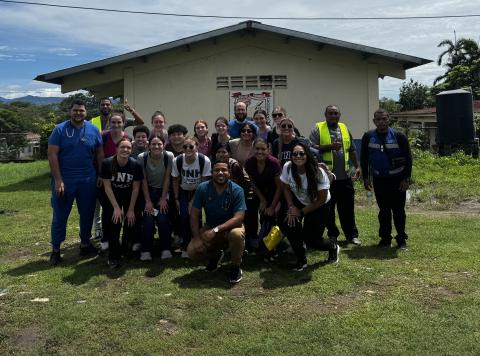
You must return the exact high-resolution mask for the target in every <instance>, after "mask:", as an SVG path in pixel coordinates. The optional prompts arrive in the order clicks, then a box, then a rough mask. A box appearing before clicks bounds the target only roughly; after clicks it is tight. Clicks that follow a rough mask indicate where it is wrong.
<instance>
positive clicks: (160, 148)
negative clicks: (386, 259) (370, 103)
mask: <svg viewBox="0 0 480 356" xmlns="http://www.w3.org/2000/svg"><path fill="white" fill-rule="evenodd" d="M124 109H125V110H126V111H128V112H130V114H131V115H132V116H133V119H126V118H125V116H124V114H123V111H114V110H113V109H112V101H111V100H110V99H109V98H102V99H101V100H100V113H101V115H100V116H98V117H95V118H92V119H91V120H90V121H86V117H87V111H86V106H85V103H84V102H82V101H80V100H76V101H73V103H72V105H71V108H70V120H67V121H65V122H63V123H61V124H59V125H57V126H56V127H55V129H54V130H53V132H52V134H51V136H50V138H49V145H48V159H49V163H50V168H51V172H52V208H53V218H52V230H51V231H52V236H51V239H52V252H51V255H50V261H51V263H52V264H53V265H57V264H59V263H60V262H61V261H62V257H61V254H60V246H61V243H62V242H63V241H64V240H65V237H66V227H67V220H68V216H69V214H70V211H71V208H72V205H73V201H74V200H76V203H77V207H78V211H79V215H80V240H81V241H80V254H81V255H84V256H87V255H92V254H95V253H97V252H98V249H97V248H96V247H95V246H94V245H93V244H92V242H91V237H92V234H91V230H92V226H93V225H94V222H95V226H94V229H95V232H94V233H95V236H96V237H99V238H100V239H101V240H100V249H101V251H107V250H108V263H109V265H110V266H111V267H112V268H118V267H120V266H121V261H122V257H125V256H129V255H131V254H133V253H138V254H139V258H140V260H142V261H149V260H152V252H153V246H154V236H155V234H156V233H157V232H158V235H159V246H160V251H161V252H160V258H161V259H168V258H172V257H173V254H172V252H173V251H174V249H175V247H176V246H174V240H173V239H172V235H174V234H175V235H178V237H179V244H178V246H177V247H178V248H179V253H180V255H181V257H182V258H190V259H192V260H194V261H198V262H204V263H205V264H206V269H207V270H208V271H215V270H216V269H217V268H218V267H219V266H220V264H221V261H222V259H223V256H224V253H225V251H229V253H230V255H231V262H232V264H231V268H230V273H229V280H230V282H231V283H237V282H239V281H240V280H241V279H242V269H241V263H242V257H243V255H244V253H245V251H246V250H247V251H249V252H250V251H257V253H258V254H260V255H261V256H262V257H263V258H265V260H266V261H274V260H275V259H276V257H277V251H275V250H272V251H269V250H268V249H266V247H265V245H264V244H263V242H262V240H263V238H264V237H265V236H266V235H267V234H268V233H269V230H270V229H271V228H272V227H274V226H278V227H279V228H280V230H281V232H282V233H283V235H284V236H286V238H287V240H288V242H289V244H290V246H291V249H292V251H293V253H294V254H295V256H296V263H295V264H294V266H293V269H294V270H296V271H302V270H304V269H305V268H306V267H307V257H306V249H307V248H311V249H316V250H322V251H327V252H328V258H327V262H329V263H336V262H338V259H339V251H340V247H339V244H338V241H337V240H338V237H339V235H340V231H339V229H338V227H337V225H336V222H335V220H336V212H338V217H339V220H340V225H341V228H342V230H343V233H344V235H345V237H346V240H347V242H349V243H352V244H354V245H360V244H361V241H360V238H359V232H358V229H357V226H356V223H355V214H354V188H353V183H352V182H353V181H354V180H357V179H360V178H361V177H363V180H364V186H365V188H366V189H367V190H371V189H372V184H373V189H374V192H375V196H376V200H377V203H378V206H379V209H380V212H379V215H378V218H379V223H380V229H379V236H380V242H379V247H387V246H391V241H392V223H391V220H392V214H393V221H394V224H395V228H396V231H397V235H396V237H395V238H396V241H397V245H398V247H399V248H402V249H403V248H406V240H407V235H406V233H405V195H406V194H405V192H406V190H407V189H408V186H409V184H410V176H411V167H412V159H411V154H410V149H409V146H408V140H407V139H406V137H405V135H403V134H402V133H400V132H397V131H394V130H393V129H391V128H390V127H389V115H388V112H386V111H385V110H382V109H379V110H377V111H376V112H375V114H374V118H373V122H374V124H375V126H376V129H374V130H371V131H369V132H366V133H365V134H364V136H363V138H362V145H361V159H360V160H359V159H358V156H357V151H356V148H355V145H354V142H353V139H352V135H351V133H350V131H349V130H348V128H347V126H346V125H345V124H344V123H342V122H340V117H341V114H340V110H339V108H338V107H337V106H335V105H329V106H327V108H326V109H325V120H324V121H320V122H318V123H316V124H315V125H314V127H313V128H312V130H311V132H310V135H309V137H308V138H305V137H303V136H301V134H300V132H299V131H298V129H297V128H296V127H295V121H294V119H293V118H291V117H290V116H288V115H287V112H286V110H285V109H284V108H282V107H275V108H274V109H273V111H272V113H271V117H272V119H273V122H272V123H269V121H268V114H267V113H266V112H265V111H264V110H262V109H259V110H256V111H255V113H254V115H253V118H250V117H247V105H246V103H244V102H237V103H236V105H235V107H234V114H235V117H234V118H233V119H231V120H228V119H227V118H225V117H219V118H217V119H216V120H215V132H214V133H213V134H212V135H209V130H208V123H207V122H206V121H205V120H197V121H195V123H194V125H193V135H191V136H189V135H188V128H187V127H185V126H184V125H180V124H173V125H170V126H168V127H167V123H166V117H165V115H164V114H163V113H162V112H160V111H156V112H155V113H154V114H153V115H152V118H151V128H149V127H147V126H146V125H145V124H144V119H143V118H142V116H141V115H140V114H139V113H138V112H136V111H135V109H134V108H132V107H131V106H130V105H128V103H125V104H124ZM131 125H133V126H134V129H133V139H131V138H129V137H128V134H127V133H126V132H125V131H124V129H125V127H126V126H131ZM372 177H373V179H372ZM202 215H204V217H203V216H202ZM325 230H326V236H325V237H324V232H325ZM122 231H123V233H122ZM121 234H122V238H121V239H120V235H121Z"/></svg>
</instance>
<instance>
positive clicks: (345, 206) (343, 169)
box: [310, 105, 361, 245]
mask: <svg viewBox="0 0 480 356" xmlns="http://www.w3.org/2000/svg"><path fill="white" fill-rule="evenodd" d="M340 116H341V114H340V110H339V109H338V106H336V105H328V106H327V107H326V108H325V121H321V122H317V123H316V124H315V126H314V127H313V128H312V131H311V132H310V142H311V143H312V145H313V146H314V147H315V148H317V149H318V150H319V151H320V154H321V156H322V160H323V162H324V163H325V164H326V165H327V166H328V168H329V169H330V170H331V171H332V172H333V173H334V174H335V176H336V179H335V180H334V181H332V183H331V184H330V194H331V196H332V198H331V200H330V211H329V218H328V223H327V233H328V236H329V237H330V238H333V239H337V238H338V236H339V235H340V231H339V230H338V227H337V224H336V223H335V205H336V206H337V210H338V217H339V219H340V225H341V226H342V230H343V233H344V234H345V238H346V240H347V241H348V242H349V243H352V244H354V245H360V244H361V241H360V239H359V238H358V229H357V226H356V223H355V211H354V200H355V190H354V188H353V181H355V180H357V179H358V178H360V164H359V162H358V159H357V153H356V150H355V145H354V143H353V139H352V134H351V133H350V131H349V130H348V128H347V126H346V125H345V124H344V123H341V122H339V120H340ZM349 161H351V162H352V164H353V166H354V168H355V171H354V172H350V165H349Z"/></svg>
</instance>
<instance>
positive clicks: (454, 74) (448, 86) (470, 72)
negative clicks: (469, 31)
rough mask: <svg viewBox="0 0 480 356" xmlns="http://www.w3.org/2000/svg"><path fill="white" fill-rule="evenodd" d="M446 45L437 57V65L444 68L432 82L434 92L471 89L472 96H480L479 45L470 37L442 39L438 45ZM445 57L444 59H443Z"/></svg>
mask: <svg viewBox="0 0 480 356" xmlns="http://www.w3.org/2000/svg"><path fill="white" fill-rule="evenodd" d="M445 45H446V46H448V47H447V49H446V50H445V51H443V52H442V53H441V54H440V55H439V57H438V61H437V63H438V65H442V63H443V66H444V67H445V68H446V71H445V73H444V74H442V75H440V76H438V77H437V78H436V79H435V81H434V82H433V84H434V90H433V92H434V93H438V92H440V91H444V90H453V89H462V88H464V89H467V90H471V91H472V94H473V96H474V98H479V97H480V45H479V44H478V43H477V42H475V41H474V40H472V39H469V38H461V39H459V40H458V41H455V42H452V41H451V40H443V41H442V42H440V43H439V44H438V46H439V47H442V46H445ZM445 58H447V59H446V60H444V59H445Z"/></svg>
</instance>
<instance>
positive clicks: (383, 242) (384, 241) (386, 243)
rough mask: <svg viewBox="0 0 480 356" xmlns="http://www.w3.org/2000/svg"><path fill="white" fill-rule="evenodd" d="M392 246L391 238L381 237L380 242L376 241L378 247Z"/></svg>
mask: <svg viewBox="0 0 480 356" xmlns="http://www.w3.org/2000/svg"><path fill="white" fill-rule="evenodd" d="M390 246H392V240H391V239H381V240H380V242H379V243H378V245H377V247H380V248H387V247H390Z"/></svg>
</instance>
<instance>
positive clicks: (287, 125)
mask: <svg viewBox="0 0 480 356" xmlns="http://www.w3.org/2000/svg"><path fill="white" fill-rule="evenodd" d="M280 127H281V128H282V129H292V128H293V125H292V124H283V125H281V126H280Z"/></svg>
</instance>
